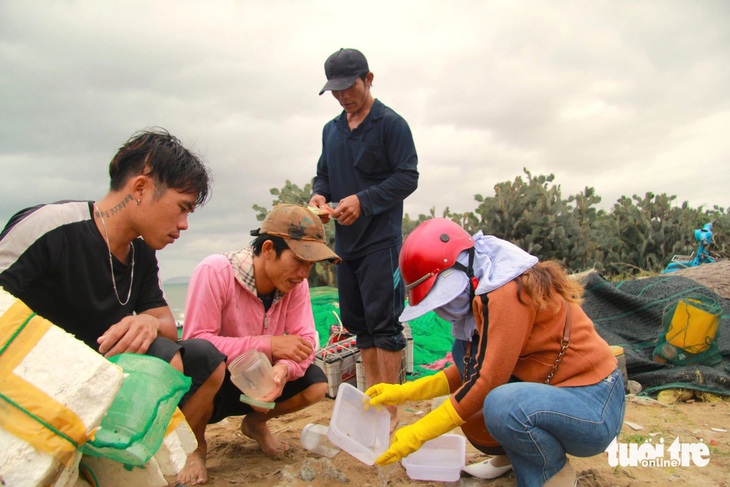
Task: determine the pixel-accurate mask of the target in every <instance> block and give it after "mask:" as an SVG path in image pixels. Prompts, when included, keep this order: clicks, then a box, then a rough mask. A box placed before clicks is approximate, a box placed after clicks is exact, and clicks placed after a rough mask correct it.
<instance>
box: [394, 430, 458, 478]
mask: <svg viewBox="0 0 730 487" xmlns="http://www.w3.org/2000/svg"><path fill="white" fill-rule="evenodd" d="M401 464H402V465H403V467H405V469H406V473H407V474H408V476H409V477H410V478H411V479H412V480H431V481H440V482H456V481H457V480H459V477H460V476H461V469H462V468H464V465H465V464H466V438H464V437H463V436H461V435H454V434H447V435H441V436H439V437H436V438H434V439H433V440H429V441H427V442H426V443H424V444H423V446H422V447H421V448H419V449H418V450H416V451H415V452H413V453H411V454H410V455H408V456H407V457H405V458H404V459H403V460H401Z"/></svg>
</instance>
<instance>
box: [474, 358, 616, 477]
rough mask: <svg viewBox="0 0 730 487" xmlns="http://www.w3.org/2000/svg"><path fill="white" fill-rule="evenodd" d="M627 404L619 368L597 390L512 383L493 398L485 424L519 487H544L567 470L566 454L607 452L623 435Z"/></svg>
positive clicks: (489, 400) (486, 410) (486, 408)
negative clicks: (612, 442)
mask: <svg viewBox="0 0 730 487" xmlns="http://www.w3.org/2000/svg"><path fill="white" fill-rule="evenodd" d="M625 400H626V398H625V395H624V386H623V381H622V379H621V373H620V372H619V370H618V368H617V369H616V370H614V371H613V372H612V373H611V374H609V376H608V377H606V378H605V379H603V380H601V381H600V382H599V383H598V384H594V385H591V386H582V387H555V386H549V385H546V384H538V383H534V382H511V383H509V384H504V385H501V386H499V387H497V388H495V389H494V390H492V391H491V392H490V393H489V394H488V395H487V398H486V400H485V401H484V420H485V423H486V425H487V428H488V429H489V432H490V433H491V434H492V436H493V437H494V439H496V440H497V441H499V443H500V444H501V445H502V447H503V448H504V449H505V451H506V452H507V455H508V456H509V459H510V460H511V461H512V466H513V468H514V471H515V477H516V479H517V485H518V486H529V487H532V486H541V485H542V484H544V483H545V482H546V481H547V480H548V479H549V478H550V477H552V476H553V475H555V474H556V473H557V472H559V471H560V470H561V469H562V468H563V467H564V466H565V463H566V462H567V458H566V456H565V455H566V453H569V454H570V455H573V456H577V457H590V456H593V455H597V454H599V453H602V452H603V451H605V449H606V447H608V445H609V443H611V441H612V440H613V439H614V438H615V437H616V435H618V433H619V432H620V431H621V426H622V424H623V417H624V411H625Z"/></svg>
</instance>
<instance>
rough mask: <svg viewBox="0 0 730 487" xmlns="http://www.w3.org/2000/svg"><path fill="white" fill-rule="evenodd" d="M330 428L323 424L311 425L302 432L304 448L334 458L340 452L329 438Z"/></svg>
mask: <svg viewBox="0 0 730 487" xmlns="http://www.w3.org/2000/svg"><path fill="white" fill-rule="evenodd" d="M327 430H328V428H327V427H326V426H324V425H321V424H315V423H309V424H307V425H306V426H305V427H304V429H303V430H302V446H303V447H304V448H305V449H307V450H309V451H311V452H313V453H317V454H318V455H324V456H325V457H328V458H332V457H334V456H335V455H337V454H338V453H339V452H340V449H339V448H337V447H336V446H335V445H333V444H332V442H331V441H330V440H329V439H328V438H327Z"/></svg>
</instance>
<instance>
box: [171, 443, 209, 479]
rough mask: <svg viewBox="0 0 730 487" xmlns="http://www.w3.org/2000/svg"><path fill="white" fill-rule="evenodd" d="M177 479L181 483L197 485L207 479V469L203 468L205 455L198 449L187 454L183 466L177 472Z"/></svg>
mask: <svg viewBox="0 0 730 487" xmlns="http://www.w3.org/2000/svg"><path fill="white" fill-rule="evenodd" d="M177 481H178V483H181V484H187V485H197V484H204V483H206V482H207V481H208V469H207V468H205V456H204V454H201V452H199V451H198V450H195V451H194V452H192V453H191V454H190V455H188V458H187V460H186V461H185V466H184V467H183V469H182V470H180V473H179V474H177Z"/></svg>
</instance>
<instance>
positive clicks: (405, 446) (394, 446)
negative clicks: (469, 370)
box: [375, 398, 464, 465]
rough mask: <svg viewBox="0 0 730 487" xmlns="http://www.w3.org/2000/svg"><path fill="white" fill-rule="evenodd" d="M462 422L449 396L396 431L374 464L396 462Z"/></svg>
mask: <svg viewBox="0 0 730 487" xmlns="http://www.w3.org/2000/svg"><path fill="white" fill-rule="evenodd" d="M462 424H464V420H462V419H461V418H460V417H459V414H458V413H457V412H456V411H455V410H454V406H452V405H451V399H450V398H449V399H447V400H446V401H444V402H443V403H442V404H441V405H440V406H439V407H437V408H436V409H434V410H433V411H431V412H430V413H428V414H427V415H426V416H424V417H423V418H421V419H419V420H418V421H416V422H415V423H413V424H411V425H409V426H405V427H403V428H401V429H399V430H398V431H396V432H395V434H394V435H393V443H391V445H390V448H388V450H387V451H386V452H385V453H383V454H382V455H380V456H379V457H378V459H377V460H375V465H388V464H389V463H393V462H397V461H398V460H400V459H402V458H403V457H407V456H408V455H410V454H411V453H413V452H414V451H416V450H418V449H419V448H421V446H422V445H423V444H424V443H426V442H427V441H428V440H431V439H433V438H436V437H437V436H441V435H443V434H444V433H448V432H449V431H451V430H452V429H454V428H456V427H457V426H461V425H462Z"/></svg>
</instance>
